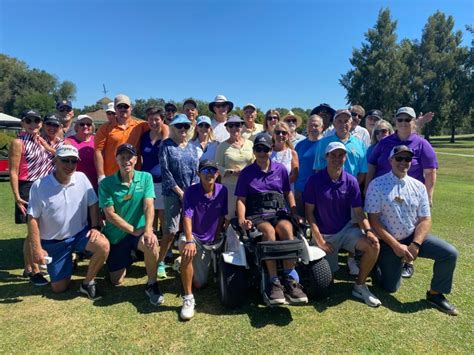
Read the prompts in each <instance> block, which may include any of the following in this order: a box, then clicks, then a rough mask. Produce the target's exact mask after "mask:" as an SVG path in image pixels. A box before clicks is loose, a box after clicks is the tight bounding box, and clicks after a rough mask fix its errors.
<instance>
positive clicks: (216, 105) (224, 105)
mask: <svg viewBox="0 0 474 355" xmlns="http://www.w3.org/2000/svg"><path fill="white" fill-rule="evenodd" d="M214 107H215V108H223V107H227V104H215V105H214Z"/></svg>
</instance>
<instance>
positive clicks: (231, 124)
mask: <svg viewBox="0 0 474 355" xmlns="http://www.w3.org/2000/svg"><path fill="white" fill-rule="evenodd" d="M226 126H227V128H240V127H242V123H227V124H226Z"/></svg>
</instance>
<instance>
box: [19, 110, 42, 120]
mask: <svg viewBox="0 0 474 355" xmlns="http://www.w3.org/2000/svg"><path fill="white" fill-rule="evenodd" d="M27 117H35V118H39V119H41V120H42V119H43V117H41V115H40V114H39V113H38V112H36V111H35V110H31V109H27V110H25V111H23V112H22V113H21V116H20V118H21V119H22V120H24V119H25V118H27Z"/></svg>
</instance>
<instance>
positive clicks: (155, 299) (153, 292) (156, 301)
mask: <svg viewBox="0 0 474 355" xmlns="http://www.w3.org/2000/svg"><path fill="white" fill-rule="evenodd" d="M145 293H146V294H147V296H148V298H149V299H150V303H151V304H152V305H154V306H159V305H160V304H162V303H163V301H164V300H165V297H164V296H163V294H162V293H161V291H160V288H159V287H158V282H156V281H155V282H154V283H152V284H151V285H150V284H147V285H146V287H145Z"/></svg>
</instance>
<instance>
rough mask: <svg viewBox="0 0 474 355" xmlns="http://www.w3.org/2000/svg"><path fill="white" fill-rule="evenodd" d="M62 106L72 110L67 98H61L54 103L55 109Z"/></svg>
mask: <svg viewBox="0 0 474 355" xmlns="http://www.w3.org/2000/svg"><path fill="white" fill-rule="evenodd" d="M62 107H67V108H69V109H71V110H72V104H71V101H69V100H61V101H58V102H57V103H56V110H59V109H61V108H62Z"/></svg>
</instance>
